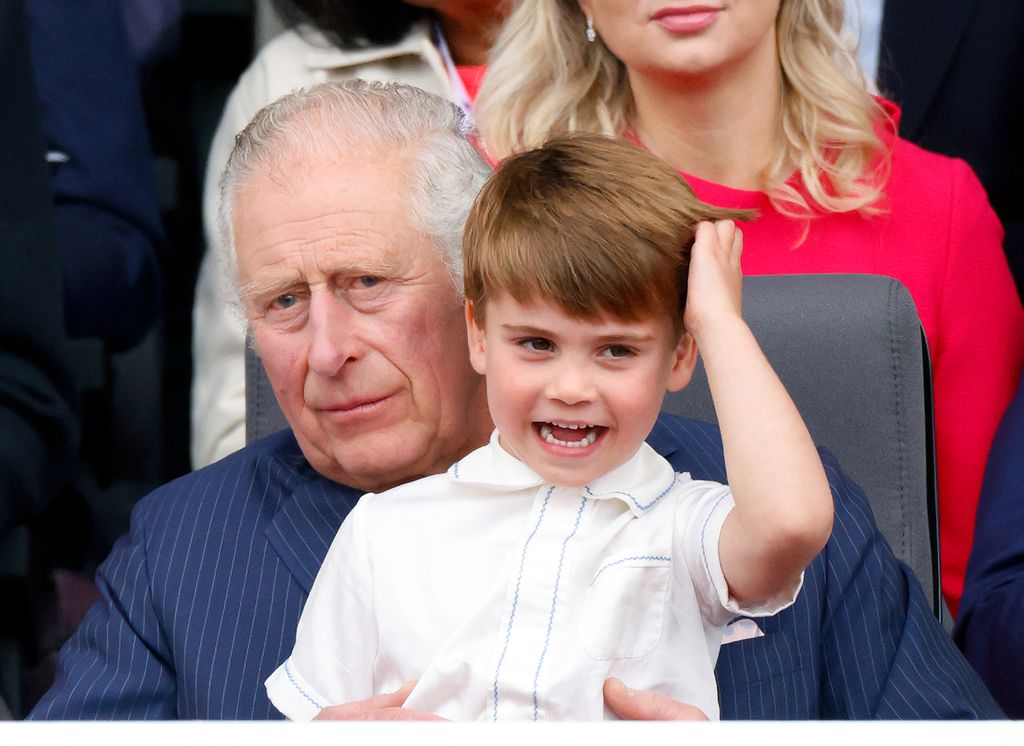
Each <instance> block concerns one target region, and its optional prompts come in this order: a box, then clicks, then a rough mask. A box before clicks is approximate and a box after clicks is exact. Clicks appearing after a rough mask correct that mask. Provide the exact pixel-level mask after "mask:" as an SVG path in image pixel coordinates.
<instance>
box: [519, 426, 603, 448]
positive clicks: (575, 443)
mask: <svg viewBox="0 0 1024 746" xmlns="http://www.w3.org/2000/svg"><path fill="white" fill-rule="evenodd" d="M533 424H534V427H535V428H536V429H537V433H538V434H539V435H540V438H541V440H543V441H544V442H545V443H550V444H551V445H553V446H562V447H563V448H589V447H590V446H592V445H594V443H595V442H597V439H598V437H599V436H600V435H601V434H602V433H603V432H604V431H605V430H607V429H608V428H606V427H603V426H601V425H585V424H579V423H569V422H535V423H533Z"/></svg>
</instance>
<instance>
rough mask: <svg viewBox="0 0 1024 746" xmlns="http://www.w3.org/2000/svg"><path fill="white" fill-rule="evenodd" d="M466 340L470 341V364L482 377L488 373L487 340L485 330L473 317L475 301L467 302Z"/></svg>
mask: <svg viewBox="0 0 1024 746" xmlns="http://www.w3.org/2000/svg"><path fill="white" fill-rule="evenodd" d="M466 338H467V339H468V340H469V362H470V365H472V366H473V370H475V371H476V372H477V373H479V374H480V375H485V374H486V373H487V355H486V354H485V352H486V350H487V338H486V335H485V334H484V330H483V329H481V328H480V327H479V326H477V323H476V318H475V316H474V315H473V301H471V300H467V301H466Z"/></svg>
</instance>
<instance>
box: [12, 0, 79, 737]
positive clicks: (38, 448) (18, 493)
mask: <svg viewBox="0 0 1024 746" xmlns="http://www.w3.org/2000/svg"><path fill="white" fill-rule="evenodd" d="M0 70H2V71H3V72H2V74H0V101H3V103H4V113H3V115H0V143H2V144H0V553H2V554H3V555H5V556H12V555H13V556H15V557H16V558H17V559H16V560H15V561H16V562H20V561H24V559H25V557H24V554H23V553H21V552H16V547H17V545H15V544H14V540H13V539H12V536H11V532H12V530H13V529H14V528H15V527H18V526H24V525H29V524H31V523H32V522H33V521H34V520H35V519H36V518H37V517H38V516H39V515H40V514H42V512H43V511H44V510H45V509H46V508H47V507H48V506H50V505H52V503H53V500H54V498H55V497H56V496H57V494H58V493H59V491H60V490H61V489H62V487H63V486H64V484H65V483H66V482H67V481H69V479H70V477H71V475H72V474H73V470H74V465H75V459H76V456H77V453H78V422H77V417H76V408H77V390H76V386H75V379H74V375H73V372H72V367H71V361H70V359H69V351H68V341H67V339H66V337H65V335H64V314H63V306H62V292H61V272H60V265H59V264H58V260H57V242H56V236H55V233H54V226H53V194H52V192H51V191H50V185H49V174H48V173H47V166H46V162H45V159H44V156H45V152H46V150H45V146H44V142H43V134H42V129H41V126H40V116H39V105H38V99H37V97H36V90H35V86H34V85H33V81H32V68H31V65H30V61H29V50H28V38H27V34H26V30H25V16H24V8H23V3H22V2H21V0H12V1H11V2H4V3H0ZM12 545H13V546H12ZM22 552H23V550H22ZM11 570H12V568H10V567H7V566H5V565H0V575H4V576H8V574H9V573H11ZM21 574H22V573H21V572H16V573H14V574H13V577H5V578H4V585H3V590H4V598H5V600H6V602H7V603H6V609H5V611H4V622H5V623H4V625H3V636H4V637H5V638H10V637H12V636H17V637H18V638H19V639H18V642H19V643H24V642H26V640H25V636H24V634H23V631H24V630H27V629H30V628H31V622H30V621H29V620H28V614H29V609H28V608H27V605H26V604H24V603H20V602H18V600H17V599H18V598H19V596H20V594H21V593H22V592H23V591H24V590H25V589H26V588H27V585H26V583H25V579H24V578H23V577H21ZM16 594H18V595H16ZM21 597H23V596H21ZM5 641H6V642H10V640H9V639H8V640H5ZM5 647H6V646H5ZM11 662H12V660H11V658H10V657H9V655H8V654H7V653H5V654H4V659H3V661H2V663H0V666H2V665H4V664H10V663H11ZM3 673H4V674H6V675H5V676H4V677H3V681H2V682H0V683H3V684H7V683H9V682H11V683H16V682H18V675H19V674H20V673H21V672H20V671H12V670H9V669H8V670H6V671H4V672H3ZM4 694H6V695H7V696H8V697H10V699H9V700H8V701H9V703H10V705H11V709H12V710H14V713H13V714H15V715H16V714H19V713H18V702H17V700H16V699H15V698H14V697H12V696H11V695H13V694H14V692H11V691H0V696H2V695H4ZM11 714H12V713H10V712H9V711H8V710H7V707H6V706H5V705H4V703H3V700H2V699H0V717H2V716H4V715H6V716H7V717H10V716H11Z"/></svg>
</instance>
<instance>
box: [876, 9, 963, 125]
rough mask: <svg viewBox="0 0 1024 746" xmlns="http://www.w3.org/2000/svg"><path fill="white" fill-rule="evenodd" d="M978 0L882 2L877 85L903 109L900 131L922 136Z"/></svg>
mask: <svg viewBox="0 0 1024 746" xmlns="http://www.w3.org/2000/svg"><path fill="white" fill-rule="evenodd" d="M977 4H978V0H930V1H929V2H896V1H895V0H889V2H887V3H886V4H885V10H884V12H883V16H882V44H881V52H880V54H879V61H878V87H879V90H880V91H881V92H882V95H883V96H886V97H887V98H891V99H892V100H894V101H895V102H896V103H897V104H899V105H900V107H901V108H902V109H903V118H902V120H901V126H900V135H901V136H902V137H905V138H907V139H910V140H913V139H915V138H918V137H920V135H921V133H922V131H923V129H924V126H925V118H926V115H927V113H928V109H929V107H930V106H931V103H932V100H933V99H934V98H935V94H936V93H937V92H938V90H939V87H940V85H941V84H942V79H943V78H944V77H945V75H946V71H947V70H948V69H949V66H950V65H951V64H952V63H953V59H954V56H955V54H956V50H957V47H958V46H959V43H960V39H961V38H962V37H963V34H964V31H965V30H966V29H967V26H968V23H969V22H970V19H971V16H972V15H973V14H974V11H975V8H976V6H977Z"/></svg>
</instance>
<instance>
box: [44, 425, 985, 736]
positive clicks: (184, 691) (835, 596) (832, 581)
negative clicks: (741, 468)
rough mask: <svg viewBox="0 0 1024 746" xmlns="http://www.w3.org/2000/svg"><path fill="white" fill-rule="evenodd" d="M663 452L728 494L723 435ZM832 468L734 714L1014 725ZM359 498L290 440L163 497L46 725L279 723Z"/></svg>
mask: <svg viewBox="0 0 1024 746" xmlns="http://www.w3.org/2000/svg"><path fill="white" fill-rule="evenodd" d="M648 442H650V444H651V445H652V446H653V447H654V448H655V450H657V451H658V452H659V453H661V454H662V455H664V456H665V457H666V458H668V460H669V461H670V462H671V463H672V465H673V466H674V467H675V468H676V469H677V470H679V471H689V472H690V473H691V474H692V476H693V477H694V478H695V479H714V480H718V481H725V468H724V462H723V457H722V445H721V440H720V436H719V432H718V430H717V428H715V427H713V426H710V425H705V424H703V423H696V422H692V421H687V420H681V419H677V418H673V417H670V416H666V415H663V416H662V417H661V418H660V419H659V421H658V424H657V425H656V426H655V429H654V431H653V432H652V433H651V436H650V438H649V439H648ZM824 459H825V466H826V471H827V473H828V476H829V480H830V482H831V485H832V490H833V497H834V499H835V505H836V520H835V525H834V530H833V535H832V538H831V539H830V540H829V542H828V545H827V547H826V548H825V550H824V551H823V552H822V553H821V554H820V555H819V556H818V557H817V558H816V559H815V560H814V562H813V563H812V564H811V566H810V567H809V568H808V570H807V572H806V574H805V580H804V587H803V590H802V591H801V594H800V597H799V599H798V600H797V602H796V604H795V605H794V606H792V607H790V608H789V609H787V610H785V611H783V612H782V613H780V614H778V615H777V616H775V617H770V618H768V619H762V620H759V622H760V623H761V627H762V629H763V630H764V632H765V635H764V636H763V637H759V638H754V639H749V640H743V641H739V642H735V643H731V644H727V645H723V646H722V649H721V653H720V655H719V661H718V668H717V675H718V683H719V691H720V699H721V710H722V717H723V718H727V719H737V718H766V719H791V718H984V717H999V716H1000V715H1001V713H1000V711H999V708H998V707H997V706H996V705H995V703H994V702H993V700H992V698H991V697H990V696H989V694H988V692H987V691H986V690H985V688H984V686H983V685H982V684H981V682H980V680H979V679H978V677H977V676H976V675H975V674H974V673H973V671H972V670H971V669H970V668H969V666H968V665H967V663H966V662H965V660H964V659H963V657H962V656H961V655H960V653H959V652H958V651H957V650H956V648H955V647H954V646H953V643H952V642H951V641H950V639H949V637H948V636H947V635H946V634H945V632H944V631H943V630H942V628H941V627H940V626H939V624H938V622H936V620H935V619H934V617H933V616H932V615H931V613H930V611H929V609H928V606H927V603H926V601H925V599H924V595H923V593H922V591H921V589H920V587H919V586H918V583H917V581H916V580H915V579H914V578H913V576H912V574H911V572H910V570H908V569H907V568H906V567H904V566H902V565H900V564H899V563H898V562H897V561H896V560H895V558H894V557H893V554H892V552H891V550H890V549H889V547H888V545H887V544H886V542H885V540H884V539H883V538H882V536H881V534H879V533H878V531H877V530H876V528H875V526H874V522H873V519H872V517H871V514H870V511H869V509H868V506H867V502H866V501H865V499H864V496H863V494H862V493H861V491H860V489H859V488H858V487H857V486H856V485H855V484H853V483H852V482H851V481H849V480H848V479H847V478H846V477H845V476H844V475H843V474H842V472H841V471H840V470H839V469H838V466H837V464H836V462H835V460H834V459H833V458H832V457H830V456H828V455H827V454H826V455H825V456H824ZM357 498H358V494H357V493H356V492H355V491H353V490H352V489H350V488H347V487H344V486H340V485H338V484H335V483H334V482H331V481H328V480H326V479H324V478H323V477H321V476H319V475H318V474H317V473H316V472H315V471H313V469H312V468H311V467H310V466H309V464H308V463H307V462H306V461H305V459H304V458H303V457H302V454H301V452H300V451H299V448H298V446H297V445H296V442H295V439H294V437H293V436H292V435H291V433H290V432H282V433H278V434H276V435H273V436H270V437H269V438H266V439H264V440H262V441H260V442H258V443H255V444H253V445H252V446H250V447H248V448H246V449H244V450H242V451H240V452H238V453H236V454H234V455H232V456H229V457H228V458H226V459H224V460H223V461H220V462H219V463H217V464H214V465H212V466H210V467H207V468H206V469H203V470H201V471H198V472H194V473H193V474H190V475H188V476H185V477H182V478H181V479H178V480H177V481H174V482H171V483H170V484H168V485H165V486H164V487H161V488H160V489H158V490H156V491H155V492H154V493H153V494H151V495H149V496H148V497H147V498H146V499H144V500H143V501H142V502H140V503H139V505H138V507H137V508H136V510H135V513H134V515H133V519H132V528H131V531H130V533H129V534H128V535H127V536H126V537H122V539H121V540H120V541H119V542H118V544H117V546H116V547H115V548H114V551H113V552H112V553H111V555H110V557H109V558H108V559H107V560H106V562H105V563H104V564H103V565H102V566H101V568H100V570H99V573H98V583H99V585H100V590H101V591H102V594H103V597H102V599H101V600H100V601H99V602H98V603H97V604H96V606H95V607H93V609H92V610H91V611H90V612H89V614H88V616H87V617H86V619H85V621H84V622H83V623H82V625H81V627H80V628H79V630H78V631H77V632H76V633H75V635H74V636H73V637H72V638H71V640H70V641H69V642H68V643H67V644H66V645H65V647H64V649H63V650H62V652H61V657H60V667H59V671H58V678H57V682H56V683H55V684H54V686H53V688H52V689H51V690H50V691H49V692H48V693H47V694H46V696H45V697H44V698H43V699H42V701H41V702H40V703H39V704H38V705H37V706H36V708H35V710H34V711H33V712H32V714H31V716H30V717H32V718H37V719H43V718H65V719H92V718H99V719H107V718H110V719H128V718H154V719H156V718H159V719H172V718H200V719H204V718H225V719H243V720H244V719H266V718H276V717H279V715H278V714H277V712H276V710H274V709H273V707H272V706H271V704H270V701H269V700H268V699H267V696H266V693H265V690H264V688H263V681H264V679H266V677H267V676H269V675H270V673H271V672H272V671H273V670H274V669H275V668H276V667H277V665H278V664H279V663H280V662H281V661H283V660H284V659H285V658H286V657H287V655H288V653H289V652H290V651H291V649H292V645H293V643H294V640H295V628H296V625H297V623H298V619H299V614H300V612H301V611H302V606H303V604H304V603H305V600H306V595H307V594H308V592H309V589H310V586H311V585H312V583H313V579H314V577H315V576H316V573H317V570H318V568H319V566H320V563H321V561H322V560H323V557H324V555H325V554H326V552H327V548H328V546H329V545H330V542H331V540H332V539H333V537H334V534H335V532H336V531H337V529H338V527H339V526H340V525H341V522H342V520H343V519H344V517H345V514H346V513H347V512H348V511H349V509H350V508H351V507H352V505H354V504H355V501H356V499H357ZM595 696H597V693H595Z"/></svg>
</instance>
